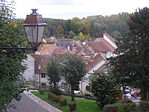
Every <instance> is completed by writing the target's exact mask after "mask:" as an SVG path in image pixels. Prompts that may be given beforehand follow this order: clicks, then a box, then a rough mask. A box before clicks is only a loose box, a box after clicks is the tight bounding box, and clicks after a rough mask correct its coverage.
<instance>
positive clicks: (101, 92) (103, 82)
mask: <svg viewBox="0 0 149 112" xmlns="http://www.w3.org/2000/svg"><path fill="white" fill-rule="evenodd" d="M92 75H93V78H92V79H91V83H90V86H91V92H92V93H93V95H94V96H95V97H96V101H97V104H98V105H99V107H100V108H101V109H103V107H104V105H106V104H112V103H114V102H115V101H116V100H115V98H116V94H117V83H116V80H115V78H114V77H113V75H112V74H110V75H109V74H107V72H95V73H94V74H92Z"/></svg>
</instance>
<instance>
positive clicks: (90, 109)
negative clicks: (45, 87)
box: [32, 92, 101, 112]
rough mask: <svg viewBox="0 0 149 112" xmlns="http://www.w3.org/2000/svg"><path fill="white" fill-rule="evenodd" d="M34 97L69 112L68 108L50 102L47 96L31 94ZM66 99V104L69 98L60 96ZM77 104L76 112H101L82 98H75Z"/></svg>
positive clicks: (91, 102) (36, 93)
mask: <svg viewBox="0 0 149 112" xmlns="http://www.w3.org/2000/svg"><path fill="white" fill-rule="evenodd" d="M32 93H33V94H34V95H36V96H38V97H39V98H41V99H42V100H44V101H46V102H48V103H49V104H51V105H53V106H54V107H56V108H58V109H60V110H62V111H63V112H69V108H68V106H60V105H59V104H58V103H55V102H52V101H49V100H48V94H47V93H44V94H43V95H41V94H40V93H39V92H32ZM61 97H65V98H67V102H70V97H69V96H61ZM75 101H76V103H77V109H76V112H101V111H100V109H99V107H98V106H97V104H96V101H94V100H87V99H82V98H75Z"/></svg>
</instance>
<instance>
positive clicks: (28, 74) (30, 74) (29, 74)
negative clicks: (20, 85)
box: [23, 55, 35, 81]
mask: <svg viewBox="0 0 149 112" xmlns="http://www.w3.org/2000/svg"><path fill="white" fill-rule="evenodd" d="M34 61H35V59H34V58H33V57H32V56H31V55H27V59H26V60H25V61H24V62H23V64H25V65H26V67H27V69H26V70H25V71H24V74H23V77H24V78H25V79H26V81H30V80H33V79H34V69H35V68H34Z"/></svg>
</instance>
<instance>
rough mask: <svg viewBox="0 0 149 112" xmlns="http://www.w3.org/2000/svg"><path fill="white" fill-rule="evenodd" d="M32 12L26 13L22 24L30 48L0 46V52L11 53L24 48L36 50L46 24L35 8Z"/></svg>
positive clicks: (24, 49)
mask: <svg viewBox="0 0 149 112" xmlns="http://www.w3.org/2000/svg"><path fill="white" fill-rule="evenodd" d="M32 11H33V12H32V13H31V14H30V15H27V17H26V20H25V22H24V24H23V26H24V29H25V32H26V35H27V38H28V42H29V43H30V44H31V46H32V48H22V47H21V48H20V47H0V54H6V55H9V54H13V53H19V52H25V51H26V50H34V51H36V50H37V47H38V46H39V44H40V43H41V41H42V38H43V32H44V27H45V26H46V25H47V24H46V23H45V22H44V20H43V18H42V16H41V15H39V14H38V13H37V12H36V11H37V9H32Z"/></svg>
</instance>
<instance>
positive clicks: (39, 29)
mask: <svg viewBox="0 0 149 112" xmlns="http://www.w3.org/2000/svg"><path fill="white" fill-rule="evenodd" d="M32 11H33V12H32V13H31V14H30V15H27V17H26V20H25V22H24V24H23V26H24V28H25V31H26V35H27V38H28V42H29V43H30V44H31V46H32V47H33V48H35V49H37V47H38V46H39V43H41V41H42V38H43V31H44V27H45V26H46V25H47V24H46V23H45V22H44V20H43V18H42V16H41V15H39V14H38V13H37V12H36V11H37V9H32Z"/></svg>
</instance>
